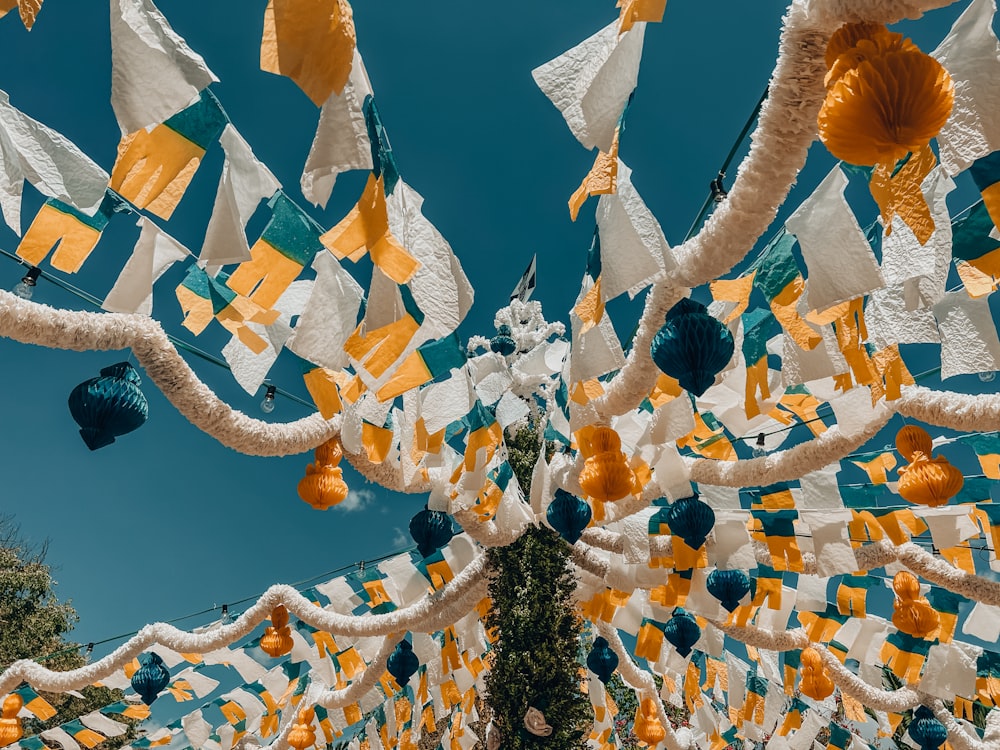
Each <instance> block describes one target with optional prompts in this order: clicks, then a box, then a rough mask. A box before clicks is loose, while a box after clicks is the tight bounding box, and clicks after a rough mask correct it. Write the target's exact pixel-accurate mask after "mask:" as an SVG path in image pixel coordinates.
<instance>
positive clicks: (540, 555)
mask: <svg viewBox="0 0 1000 750" xmlns="http://www.w3.org/2000/svg"><path fill="white" fill-rule="evenodd" d="M488 554H489V562H490V566H491V569H492V574H491V578H490V596H491V598H492V600H493V609H492V610H491V611H490V614H489V616H488V617H487V620H486V625H487V627H488V628H490V629H494V628H495V629H496V631H497V640H496V642H495V643H494V644H493V647H494V652H495V655H494V659H493V666H492V668H491V670H490V673H489V675H487V677H486V686H487V689H488V691H489V696H490V704H491V706H492V708H493V714H494V718H493V721H494V724H495V725H496V726H497V727H498V728H499V730H500V736H501V738H502V742H503V747H504V748H505V749H506V750H541V749H542V748H546V749H551V750H570V749H571V748H580V749H581V750H582V749H583V748H585V747H586V746H587V734H588V730H589V728H590V726H591V724H592V723H593V712H592V711H591V708H590V702H589V701H588V700H587V698H586V697H585V696H584V695H583V693H582V691H581V689H580V680H581V669H580V663H579V660H578V650H579V644H580V633H581V630H582V623H581V621H580V618H579V617H578V616H577V614H576V612H575V611H574V608H573V601H572V596H573V590H574V589H575V588H576V582H575V581H574V579H573V575H572V573H571V572H570V569H569V548H568V546H567V545H566V543H565V542H563V541H562V540H561V539H560V538H559V537H558V536H557V535H556V534H555V533H554V532H552V531H551V530H549V529H546V528H538V527H533V526H532V527H529V528H528V530H527V531H526V532H525V533H524V534H523V535H522V536H521V538H520V539H518V540H517V541H516V542H514V543H513V544H511V545H509V546H507V547H496V548H493V549H491V550H490V551H489V553H488ZM529 707H534V708H537V709H539V710H540V711H541V712H542V713H543V714H544V715H545V718H546V721H547V723H548V724H550V725H551V726H552V730H553V731H552V734H551V736H549V737H536V736H534V735H532V734H531V733H529V732H528V731H527V730H526V729H525V728H524V715H525V712H526V711H527V710H528V708H529Z"/></svg>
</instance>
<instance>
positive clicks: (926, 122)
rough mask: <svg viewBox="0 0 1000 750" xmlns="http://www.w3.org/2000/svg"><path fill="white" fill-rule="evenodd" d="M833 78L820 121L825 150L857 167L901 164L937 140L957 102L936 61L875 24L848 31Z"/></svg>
mask: <svg viewBox="0 0 1000 750" xmlns="http://www.w3.org/2000/svg"><path fill="white" fill-rule="evenodd" d="M848 40H850V41H854V45H853V46H851V47H849V48H847V49H845V50H844V51H843V52H840V54H838V55H837V58H836V60H835V61H834V63H833V65H832V67H831V68H830V73H829V74H828V76H827V86H828V91H827V95H826V100H825V101H824V102H823V109H822V110H820V114H819V132H820V138H821V139H822V140H823V143H824V145H826V147H827V148H828V149H829V150H830V153H832V154H833V155H834V156H836V157H837V158H838V159H843V160H844V161H846V162H849V163H851V164H862V165H869V166H870V165H875V164H886V165H890V164H895V163H896V162H897V161H899V160H900V159H902V158H903V157H904V156H906V154H907V153H909V152H913V153H916V152H918V151H920V150H921V149H922V148H923V147H924V146H926V145H927V144H928V143H929V142H930V140H931V138H933V137H934V136H935V135H937V134H938V133H939V132H940V130H941V128H942V127H943V126H944V124H945V122H946V121H947V120H948V116H949V115H950V114H951V108H952V104H953V102H954V98H955V93H954V83H953V82H952V80H951V76H949V75H948V72H947V71H946V70H945V69H944V67H943V66H942V65H941V64H940V63H939V62H938V61H937V60H935V59H934V58H932V57H930V56H929V55H926V54H924V53H923V52H921V51H920V50H918V49H916V48H915V47H914V46H913V44H912V43H911V42H910V41H909V40H907V39H904V38H903V36H902V35H901V34H892V33H890V32H888V31H887V30H885V29H884V28H879V27H877V26H875V25H873V24H868V25H866V26H864V27H861V28H851V29H846V30H844V31H843V32H842V33H841V36H840V37H839V38H838V39H837V40H836V41H835V49H837V48H841V49H842V48H844V47H846V45H847V43H848Z"/></svg>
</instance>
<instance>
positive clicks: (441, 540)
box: [410, 505, 455, 557]
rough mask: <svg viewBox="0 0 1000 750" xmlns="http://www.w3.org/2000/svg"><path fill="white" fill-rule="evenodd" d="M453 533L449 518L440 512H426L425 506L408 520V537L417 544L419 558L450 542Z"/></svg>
mask: <svg viewBox="0 0 1000 750" xmlns="http://www.w3.org/2000/svg"><path fill="white" fill-rule="evenodd" d="M454 535H455V532H454V531H453V530H452V528H451V516H449V515H448V514H447V513H445V512H444V511H442V510H427V506H426V505H425V506H424V509H423V510H422V511H420V512H419V513H417V515H415V516H414V517H413V518H411V519H410V536H412V537H413V541H415V542H416V543H417V550H418V551H419V552H420V556H421V557H427V556H428V555H431V554H433V553H434V551H435V550H438V549H441V547H443V546H444V545H446V544H447V543H448V542H450V541H451V538H452V537H453V536H454Z"/></svg>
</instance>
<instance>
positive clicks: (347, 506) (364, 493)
mask: <svg viewBox="0 0 1000 750" xmlns="http://www.w3.org/2000/svg"><path fill="white" fill-rule="evenodd" d="M374 499H375V490H369V489H364V488H362V489H360V490H349V491H348V493H347V497H346V498H344V500H343V502H341V503H340V504H338V505H335V506H334V507H335V508H338V509H340V510H342V511H344V512H345V513H354V512H355V511H359V510H364V509H365V508H366V507H367V506H368V505H370V504H371V502H372V501H373V500H374Z"/></svg>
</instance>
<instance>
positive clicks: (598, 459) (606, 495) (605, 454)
mask: <svg viewBox="0 0 1000 750" xmlns="http://www.w3.org/2000/svg"><path fill="white" fill-rule="evenodd" d="M621 447H622V441H621V438H619V437H618V433H617V432H615V431H614V430H612V429H611V428H610V427H597V428H595V429H594V431H593V433H592V434H591V435H590V436H589V438H587V439H586V444H585V445H582V446H581V447H580V451H581V453H582V454H583V455H584V456H585V457H586V461H585V463H584V467H583V471H581V472H580V486H581V487H582V488H583V491H584V492H586V493H587V495H588V497H592V498H594V499H595V500H599V501H601V502H614V501H616V500H621V499H622V498H623V497H625V496H626V495H629V494H631V492H632V490H633V488H634V482H635V476H634V474H633V473H632V469H630V468H629V465H628V460H627V459H626V457H625V454H624V453H622V450H621Z"/></svg>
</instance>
